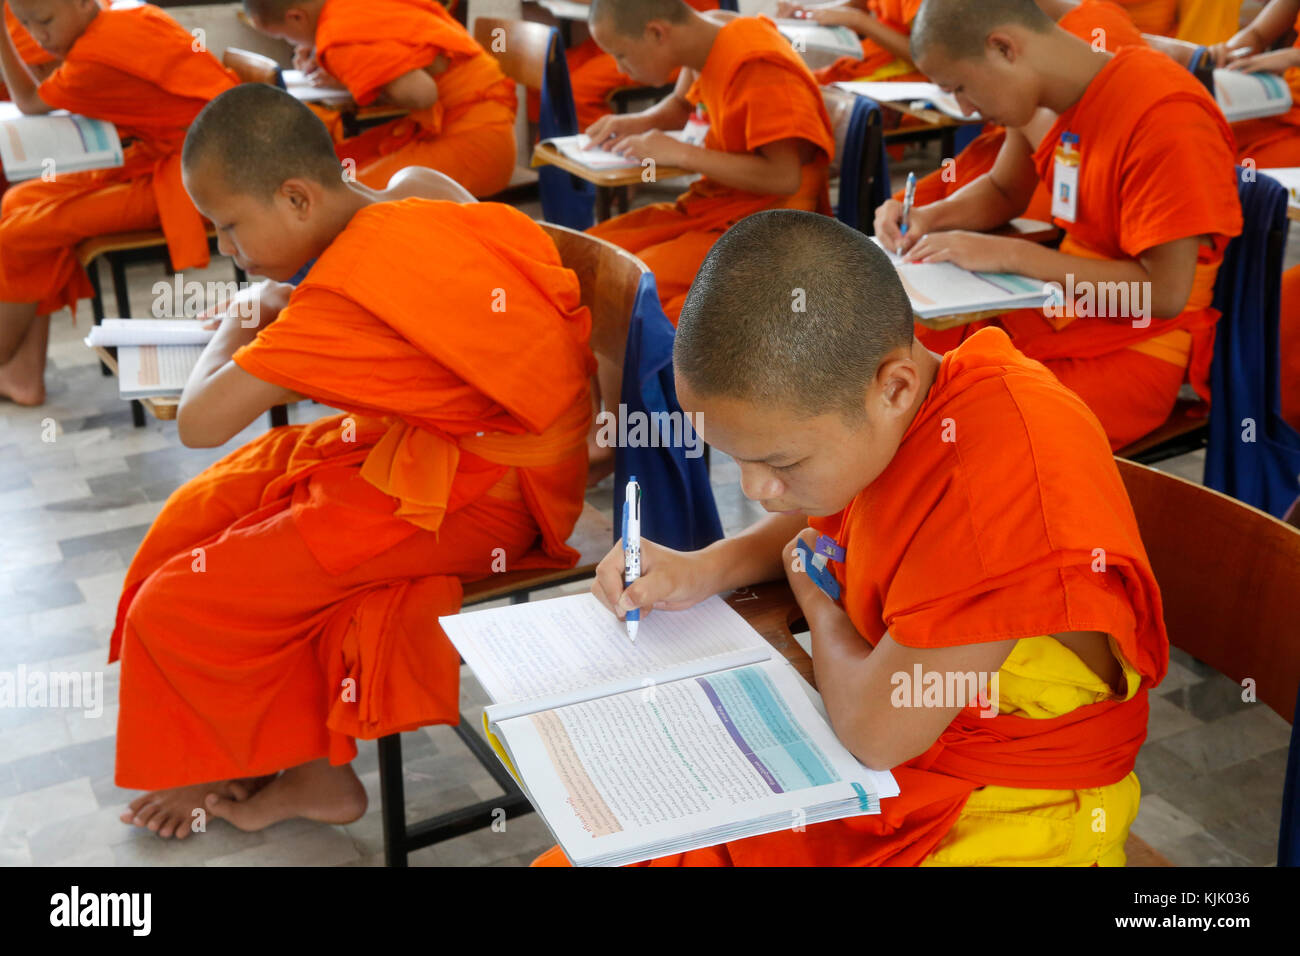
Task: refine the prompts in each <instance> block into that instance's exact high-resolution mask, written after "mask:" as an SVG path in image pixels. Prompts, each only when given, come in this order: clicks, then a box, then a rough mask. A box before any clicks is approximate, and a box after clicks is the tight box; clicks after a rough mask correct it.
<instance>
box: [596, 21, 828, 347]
mask: <svg viewBox="0 0 1300 956" xmlns="http://www.w3.org/2000/svg"><path fill="white" fill-rule="evenodd" d="M590 25H591V34H592V36H594V37H595V38H596V42H597V43H599V44H600V46H601V48H602V49H604V50H606V51H608V52H609V53H611V54H612V55H613V56H614V58H615V59H616V60H617V61H618V63H619V66H620V67H621V68H622V69H624V70H626V71H627V72H628V74H629V75H630V76H632V77H634V78H636V79H637V80H638V82H641V83H645V84H647V85H651V86H653V85H658V84H660V83H663V82H664V80H665V79H666V78H667V77H668V76H669V75H670V74H671V73H672V72H673V71H675V70H678V69H680V70H681V74H680V75H679V76H678V78H677V87H676V89H674V91H673V92H672V93H670V94H669V95H668V96H667V97H665V98H664V99H663V100H662V101H661V102H660V103H659V104H658V105H656V106H654V107H652V108H651V109H648V110H645V111H644V112H641V113H632V114H627V115H621V116H606V117H604V118H603V119H601V120H598V121H597V122H596V123H595V124H594V125H593V126H592V127H591V129H590V130H588V133H589V135H590V136H591V139H592V142H593V144H596V143H600V144H603V145H604V146H605V147H606V148H607V149H612V150H614V151H615V152H618V153H622V154H623V155H625V156H628V157H630V158H633V159H637V160H642V161H644V160H646V159H650V160H653V161H654V162H655V163H656V164H657V166H661V167H662V166H676V167H679V168H682V169H686V170H689V171H690V172H694V173H702V174H703V178H701V179H699V180H696V181H695V182H694V183H692V184H691V186H690V188H689V189H688V190H687V191H686V192H685V193H683V194H682V195H681V196H679V197H678V198H677V201H676V202H675V203H657V204H655V205H652V206H647V207H645V208H643V209H637V210H634V211H632V212H629V213H625V214H624V215H622V216H617V217H615V218H613V219H610V220H609V221H607V222H603V223H598V224H597V225H595V226H593V227H592V228H591V229H590V230H588V231H589V232H591V233H592V235H596V236H600V237H601V238H602V239H608V240H609V241H610V242H613V243H615V244H616V245H619V246H622V247H623V248H624V249H627V250H628V251H629V252H632V253H635V254H636V255H637V256H639V257H640V258H641V260H642V261H643V262H645V264H646V265H647V266H649V267H650V269H651V270H652V271H653V272H654V274H655V278H656V280H657V281H658V285H659V297H660V299H661V300H662V302H663V306H664V311H665V312H666V313H667V314H668V317H669V318H670V319H672V320H673V322H674V323H675V322H676V321H677V314H678V312H680V311H681V306H682V301H683V299H685V297H686V291H687V289H689V288H690V285H691V280H692V279H694V278H695V271H696V270H697V269H698V268H699V265H700V263H701V262H702V261H703V260H704V256H705V254H706V253H707V252H708V251H709V248H710V247H711V246H712V245H713V243H714V242H715V241H716V240H717V238H718V236H720V235H722V233H723V231H724V230H726V229H727V227H728V226H730V225H731V224H732V223H734V222H736V221H738V220H739V219H742V218H744V217H745V216H747V215H749V214H750V213H753V212H757V211H759V210H760V209H771V208H790V209H808V210H813V211H816V212H822V213H826V214H827V215H829V214H830V211H831V207H830V197H829V195H828V192H827V166H828V164H829V162H830V158H831V156H832V155H833V154H834V152H835V135H834V132H833V130H832V129H831V122H830V118H829V117H828V116H827V115H826V107H825V105H824V104H823V102H822V96H821V90H820V88H819V87H818V86H817V82H816V81H815V80H814V79H813V76H812V74H811V73H810V72H808V67H806V66H805V65H804V63H803V61H802V60H801V59H800V58H799V55H798V54H797V53H795V52H794V50H793V49H791V47H790V43H789V42H788V41H787V40H786V39H785V38H784V37H782V36H781V34H780V33H778V32H777V30H776V27H775V26H773V25H772V23H771V21H769V20H767V19H765V18H762V17H736V18H734V19H730V20H727V21H726V22H725V23H719V22H716V21H714V20H711V19H709V18H708V17H707V16H705V15H703V14H699V13H696V12H695V11H694V10H692V9H691V8H690V7H688V6H687V5H686V4H685V3H683V2H682V0H595V2H593V3H592V5H591V14H590ZM692 114H694V118H695V119H696V120H698V121H701V122H697V123H693V124H692V126H693V128H695V129H707V136H706V137H705V138H704V140H703V143H702V144H700V145H695V144H693V143H686V142H680V141H678V140H677V139H674V138H673V137H671V136H669V135H668V131H675V130H680V129H682V128H683V127H684V126H686V123H687V120H688V119H692ZM701 123H702V124H703V125H701Z"/></svg>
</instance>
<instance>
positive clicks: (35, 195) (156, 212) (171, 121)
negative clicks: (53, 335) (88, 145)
mask: <svg viewBox="0 0 1300 956" xmlns="http://www.w3.org/2000/svg"><path fill="white" fill-rule="evenodd" d="M7 6H8V8H9V9H12V10H13V12H14V13H15V14H16V16H17V18H18V21H19V22H20V23H21V24H22V25H23V26H24V27H25V28H26V29H27V30H28V31H29V32H30V33H32V34H33V36H34V38H35V39H36V40H37V41H38V42H39V43H40V44H41V46H42V48H43V49H45V50H46V51H47V52H48V53H50V54H51V55H53V56H55V57H59V58H61V59H62V63H60V64H59V67H58V69H56V70H55V71H54V72H53V73H52V74H50V75H49V76H48V77H47V78H46V79H45V80H44V81H43V82H40V83H38V82H37V80H36V77H35V76H34V75H33V74H32V72H31V71H30V70H29V69H28V68H27V67H26V66H25V65H24V64H23V62H22V61H21V60H20V59H19V58H18V56H17V55H16V54H15V51H14V47H13V44H12V43H11V41H10V38H9V34H8V31H0V66H2V67H3V70H4V78H5V83H6V85H7V86H8V87H9V93H10V96H11V97H12V98H13V100H14V103H16V104H17V106H18V108H19V109H21V110H22V111H23V112H24V113H48V112H50V111H51V110H55V109H66V110H70V111H72V112H73V113H80V114H82V115H84V116H90V117H93V118H95V119H102V120H108V121H109V122H112V123H114V124H116V126H117V128H118V133H119V135H121V137H122V139H123V140H124V141H129V142H126V150H125V155H126V162H125V164H124V165H122V166H121V167H119V168H117V169H105V170H98V171H95V172H86V173H61V172H59V171H58V170H57V168H56V169H55V175H54V177H53V178H52V179H50V180H49V181H48V182H47V181H46V180H44V179H33V180H29V181H27V182H24V183H20V184H18V185H16V186H12V187H10V188H9V189H8V190H7V191H6V192H5V195H4V204H3V207H2V208H0V398H8V399H11V400H12V401H15V402H18V403H19V404H23V405H40V404H41V403H42V402H44V401H45V347H46V343H47V341H48V338H49V330H50V324H49V315H50V313H51V312H56V311H58V310H59V309H62V308H64V307H66V306H74V307H75V305H76V303H77V300H79V299H86V298H89V297H90V295H91V286H90V280H89V279H88V278H87V276H86V273H85V271H84V270H83V269H82V268H81V265H80V263H78V262H77V257H76V246H77V244H78V243H79V242H81V241H82V240H83V239H87V238H90V237H91V236H98V235H103V234H105V233H114V232H128V231H131V230H136V229H157V228H158V227H159V226H160V225H161V227H162V231H163V233H164V234H165V235H166V237H167V245H168V249H169V251H170V254H171V264H172V266H173V268H175V269H178V270H180V269H189V268H194V267H202V266H205V265H207V263H208V240H207V237H206V235H205V233H204V227H203V220H202V219H201V218H200V216H199V214H198V212H197V211H196V210H195V208H194V204H193V203H191V202H190V200H189V197H188V196H186V195H185V189H184V187H183V185H182V184H181V174H180V149H181V142H182V141H183V139H184V137H185V128H186V126H188V125H189V122H190V120H192V119H193V118H194V116H195V115H196V114H197V113H198V111H199V110H200V109H202V108H203V106H204V105H205V104H206V103H207V102H208V101H209V100H210V99H212V97H214V96H216V95H217V94H218V93H221V92H222V91H223V90H227V89H229V88H230V87H232V86H234V85H235V83H236V77H235V76H234V74H233V73H231V72H230V71H228V70H226V69H225V68H224V67H223V66H222V65H221V64H220V63H218V62H217V60H216V59H215V58H214V57H213V56H212V54H210V53H208V52H207V51H206V50H198V51H196V50H195V49H194V37H192V36H191V35H190V34H189V33H188V32H186V30H185V29H184V28H183V27H181V26H180V24H178V23H177V22H176V21H175V20H173V19H172V18H171V17H169V16H168V15H167V14H165V13H163V12H162V11H161V10H159V9H158V8H157V7H152V6H147V5H142V6H138V7H129V8H122V9H119V10H101V9H100V7H99V5H98V4H97V3H96V2H95V0H10V2H9V3H8V5H7ZM141 50H148V51H149V55H148V56H141V55H140V51H141Z"/></svg>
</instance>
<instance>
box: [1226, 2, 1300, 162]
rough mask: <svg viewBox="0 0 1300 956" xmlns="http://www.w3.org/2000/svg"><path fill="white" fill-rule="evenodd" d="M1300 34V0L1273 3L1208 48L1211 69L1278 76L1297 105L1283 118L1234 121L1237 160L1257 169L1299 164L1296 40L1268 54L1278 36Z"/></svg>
mask: <svg viewBox="0 0 1300 956" xmlns="http://www.w3.org/2000/svg"><path fill="white" fill-rule="evenodd" d="M1293 31H1300V0H1272V2H1271V3H1270V4H1269V5H1268V6H1267V7H1265V8H1264V9H1263V10H1262V11H1261V12H1260V14H1259V16H1258V17H1256V18H1255V19H1254V21H1253V22H1252V23H1251V24H1250V26H1248V27H1246V28H1245V29H1244V30H1242V31H1241V32H1240V33H1237V34H1236V35H1235V36H1233V37H1232V39H1230V40H1228V41H1227V42H1226V43H1222V44H1219V45H1218V46H1215V47H1212V48H1211V49H1210V55H1211V56H1212V57H1213V58H1214V62H1215V65H1217V66H1226V67H1227V68H1228V69H1231V70H1243V71H1245V72H1248V73H1279V74H1281V75H1282V76H1283V78H1284V79H1285V80H1286V82H1287V84H1288V85H1289V86H1290V87H1291V96H1292V100H1293V102H1294V103H1295V105H1294V106H1292V108H1291V111H1290V112H1288V113H1283V114H1282V115H1281V116H1269V117H1265V118H1264V119H1256V120H1247V121H1245V122H1244V123H1234V124H1233V126H1232V132H1233V134H1234V135H1235V136H1236V137H1237V156H1238V158H1239V159H1240V160H1241V161H1242V162H1243V163H1244V162H1245V161H1246V160H1250V161H1251V162H1253V163H1254V164H1255V168H1256V169H1275V168H1279V167H1289V166H1300V39H1298V40H1296V45H1295V46H1293V47H1289V48H1287V49H1285V50H1274V51H1272V52H1269V51H1270V49H1271V48H1272V46H1273V45H1274V44H1275V43H1277V41H1278V40H1280V39H1281V38H1282V37H1284V36H1286V35H1287V34H1288V33H1291V32H1293Z"/></svg>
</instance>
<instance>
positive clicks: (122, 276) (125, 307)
mask: <svg viewBox="0 0 1300 956" xmlns="http://www.w3.org/2000/svg"><path fill="white" fill-rule="evenodd" d="M108 265H109V268H110V269H111V270H112V272H113V295H114V296H115V297H116V298H117V314H118V316H119V317H121V318H123V319H128V318H130V317H131V297H130V294H129V293H128V291H127V287H126V263H125V262H124V261H123V260H122V257H121V256H118V255H115V254H113V253H109V254H108Z"/></svg>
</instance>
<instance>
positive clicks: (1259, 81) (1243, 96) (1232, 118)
mask: <svg viewBox="0 0 1300 956" xmlns="http://www.w3.org/2000/svg"><path fill="white" fill-rule="evenodd" d="M1214 98H1215V99H1216V100H1218V102H1219V109H1221V110H1223V115H1224V116H1225V117H1227V120H1228V122H1229V123H1240V122H1241V121H1243V120H1248V119H1259V118H1261V117H1264V116H1279V115H1281V114H1282V113H1285V112H1287V111H1289V110H1290V109H1291V105H1292V96H1291V87H1290V86H1288V85H1287V82H1286V80H1284V79H1283V78H1282V77H1280V76H1278V75H1277V74H1276V73H1241V72H1239V71H1237V70H1215V71H1214Z"/></svg>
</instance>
